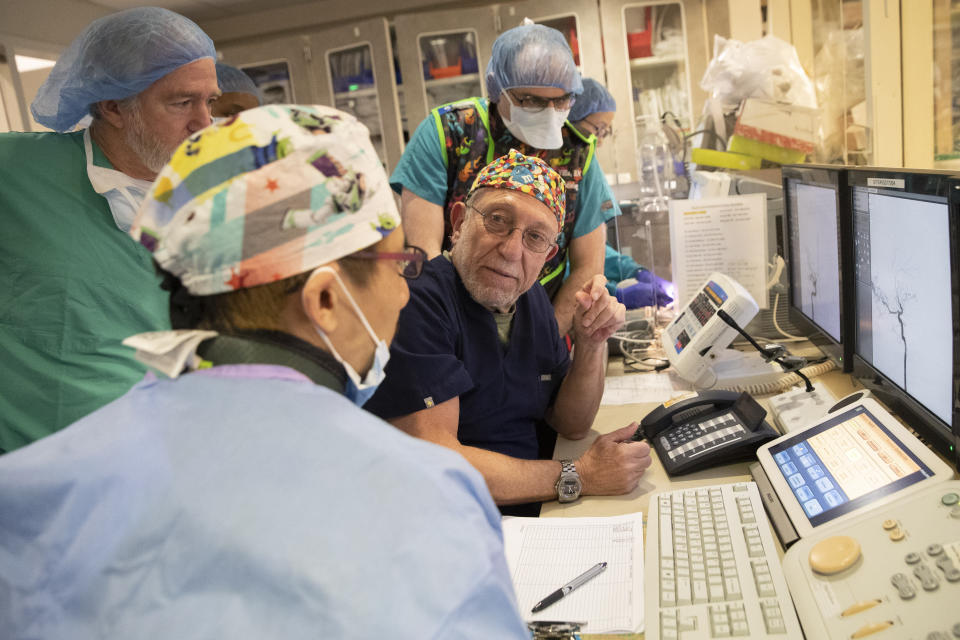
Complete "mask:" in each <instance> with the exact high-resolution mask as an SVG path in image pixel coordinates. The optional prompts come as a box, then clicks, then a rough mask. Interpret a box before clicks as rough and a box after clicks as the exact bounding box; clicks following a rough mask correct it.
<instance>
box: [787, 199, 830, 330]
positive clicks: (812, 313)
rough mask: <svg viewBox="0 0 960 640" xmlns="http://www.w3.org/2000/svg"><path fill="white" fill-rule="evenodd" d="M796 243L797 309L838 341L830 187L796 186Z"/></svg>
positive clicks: (794, 256) (794, 257)
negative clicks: (798, 306) (797, 268)
mask: <svg viewBox="0 0 960 640" xmlns="http://www.w3.org/2000/svg"><path fill="white" fill-rule="evenodd" d="M795 202H796V207H797V210H796V217H795V223H796V229H797V235H796V238H797V245H796V246H795V247H794V255H793V260H795V261H796V266H797V267H799V270H798V271H795V274H796V276H795V279H796V282H795V283H794V284H795V286H797V287H798V289H799V296H797V299H798V300H799V302H800V310H801V311H803V313H804V315H806V316H807V317H808V318H810V319H811V320H813V322H814V323H816V324H817V326H819V327H820V328H822V329H823V330H824V331H826V332H827V333H828V334H829V335H830V337H831V338H833V339H834V340H836V341H837V342H839V341H840V339H841V336H840V250H839V246H838V244H839V234H838V230H837V192H836V191H835V190H834V189H832V188H830V187H822V186H817V185H809V184H798V185H797V186H796V197H795Z"/></svg>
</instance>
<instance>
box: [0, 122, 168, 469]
mask: <svg viewBox="0 0 960 640" xmlns="http://www.w3.org/2000/svg"><path fill="white" fill-rule="evenodd" d="M93 150H94V162H95V163H96V164H97V165H100V166H106V167H109V166H110V164H109V162H108V161H107V160H106V158H105V157H104V155H103V153H102V152H101V151H100V149H99V148H97V146H96V144H94V145H93ZM0 176H2V177H0V452H2V451H12V450H13V449H16V448H18V447H22V446H24V445H26V444H29V443H30V442H33V441H34V440H37V439H38V438H42V437H43V436H46V435H48V434H51V433H53V432H55V431H57V430H58V429H61V428H63V427H65V426H67V425H68V424H70V423H72V422H74V421H75V420H77V419H79V418H81V417H83V416H85V415H87V414H88V413H90V412H91V411H93V410H95V409H98V408H99V407H101V406H103V405H104V404H106V403H108V402H110V401H111V400H114V399H115V398H117V397H119V396H121V395H122V394H123V393H125V392H126V391H127V390H128V389H129V388H130V387H131V386H133V384H134V383H136V382H138V381H139V380H140V379H141V378H142V377H143V374H144V370H145V369H144V367H143V366H142V365H140V364H139V363H137V362H136V361H135V360H134V359H133V353H134V352H133V350H132V349H129V348H127V347H124V346H123V345H121V344H120V341H121V340H123V339H124V338H126V337H127V336H130V335H133V334H135V333H140V332H143V331H155V330H163V329H168V328H169V326H170V322H169V313H168V307H167V294H166V293H165V292H164V291H162V290H161V289H160V287H159V278H158V276H157V275H156V274H155V272H154V269H153V265H152V261H151V256H150V253H149V252H148V251H147V250H146V249H145V248H143V247H142V246H140V245H139V244H137V243H135V242H134V241H133V240H132V239H131V238H130V237H129V236H128V235H126V234H125V233H123V232H122V231H120V229H118V228H117V226H116V224H115V223H114V221H113V216H112V215H111V213H110V207H109V206H108V205H107V201H106V199H105V198H103V197H102V196H100V195H99V194H97V193H96V192H95V191H94V190H93V187H92V186H91V185H90V180H89V179H88V178H87V170H86V160H85V155H84V151H83V134H82V132H76V133H67V134H57V133H5V134H0Z"/></svg>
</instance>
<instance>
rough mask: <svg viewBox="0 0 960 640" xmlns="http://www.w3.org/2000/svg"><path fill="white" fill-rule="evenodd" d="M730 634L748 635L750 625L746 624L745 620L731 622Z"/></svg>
mask: <svg viewBox="0 0 960 640" xmlns="http://www.w3.org/2000/svg"><path fill="white" fill-rule="evenodd" d="M730 635H731V636H749V635H750V626H749V625H747V623H746V622H731V623H730Z"/></svg>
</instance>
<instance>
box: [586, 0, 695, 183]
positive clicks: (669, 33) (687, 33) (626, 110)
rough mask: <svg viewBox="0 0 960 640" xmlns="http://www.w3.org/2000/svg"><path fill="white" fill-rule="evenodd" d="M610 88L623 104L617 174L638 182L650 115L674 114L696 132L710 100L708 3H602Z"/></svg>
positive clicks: (616, 126) (619, 105) (619, 113)
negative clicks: (704, 84) (703, 85)
mask: <svg viewBox="0 0 960 640" xmlns="http://www.w3.org/2000/svg"><path fill="white" fill-rule="evenodd" d="M600 18H601V25H602V27H603V48H604V51H605V52H606V77H607V87H608V88H609V89H610V92H611V93H612V94H613V97H614V98H615V99H616V101H617V114H616V116H615V118H614V131H615V132H616V133H615V136H614V139H613V146H614V147H615V153H616V159H617V165H616V166H617V171H618V173H620V174H621V182H623V181H624V179H626V178H628V176H627V174H629V179H630V180H636V178H637V166H636V162H637V161H636V149H637V146H638V141H639V135H640V133H641V130H642V127H643V120H644V117H645V116H654V117H655V118H659V117H660V116H662V115H663V114H664V113H666V112H670V113H671V114H673V115H674V116H675V117H676V119H677V120H678V121H679V123H680V125H681V127H682V128H683V129H684V130H686V131H688V132H689V131H692V130H693V127H694V125H695V123H696V119H697V117H698V116H699V114H700V112H701V110H702V109H703V102H704V99H705V98H706V95H705V93H704V92H703V90H701V89H700V86H699V84H700V83H699V79H700V78H702V77H703V72H704V70H705V69H706V65H707V61H708V52H707V50H706V46H705V43H706V40H707V38H706V26H705V24H704V8H703V2H702V0H679V1H674V2H643V1H641V2H637V1H635V0H634V1H631V0H600Z"/></svg>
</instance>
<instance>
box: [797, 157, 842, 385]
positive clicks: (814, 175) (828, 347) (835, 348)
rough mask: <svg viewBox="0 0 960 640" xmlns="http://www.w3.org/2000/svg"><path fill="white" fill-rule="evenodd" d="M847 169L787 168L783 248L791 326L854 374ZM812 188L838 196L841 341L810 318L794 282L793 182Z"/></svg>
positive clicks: (835, 166) (821, 166)
mask: <svg viewBox="0 0 960 640" xmlns="http://www.w3.org/2000/svg"><path fill="white" fill-rule="evenodd" d="M846 170H847V167H845V166H843V165H827V164H798V165H786V166H784V167H783V169H782V174H781V178H782V182H783V217H784V228H785V230H786V233H785V238H784V241H785V242H784V247H785V249H786V261H787V272H788V273H787V281H788V282H789V283H790V296H789V300H788V306H787V312H788V314H789V318H790V322H791V323H792V324H793V325H794V326H796V327H797V328H798V329H799V330H800V331H801V332H802V333H803V334H805V335H807V336H809V337H810V341H811V342H812V343H814V344H815V345H817V346H818V347H819V348H820V350H821V351H823V352H824V354H826V355H827V357H829V358H830V359H831V360H833V361H834V362H835V363H836V364H837V365H839V366H840V368H841V370H842V371H844V372H846V373H849V372H852V371H853V338H852V336H854V335H855V334H854V333H853V330H854V329H855V325H854V322H855V318H856V316H855V315H854V301H853V300H852V299H851V292H852V287H853V221H852V220H853V219H852V215H851V212H850V208H849V205H848V198H847V195H846V187H847V184H846V183H847V176H846ZM791 180H792V181H794V182H796V183H797V184H807V185H812V186H821V187H822V186H828V187H830V188H833V189H834V190H835V192H836V204H837V233H838V238H837V248H838V256H837V258H838V266H839V277H840V340H836V339H834V337H833V336H831V335H830V333H829V332H827V330H826V329H825V328H823V327H822V326H820V325H819V324H818V323H817V322H816V321H815V320H814V319H813V318H811V317H810V316H808V315H807V314H806V313H805V312H804V311H803V308H802V307H801V305H800V302H799V299H798V296H799V295H800V291H799V288H798V287H797V286H796V283H795V282H794V281H793V263H792V259H793V251H794V249H795V247H794V246H793V223H792V221H791V219H790V206H791V199H790V181H791Z"/></svg>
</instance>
